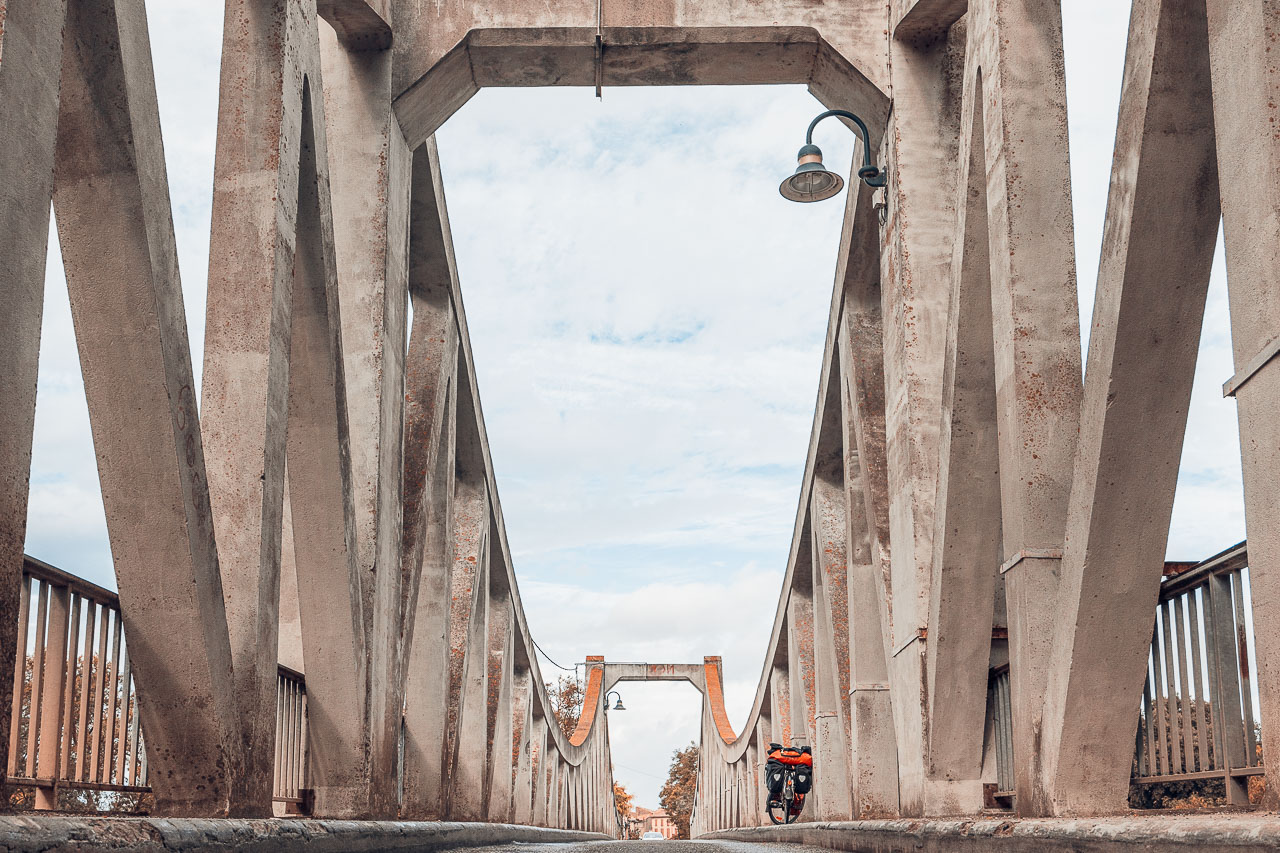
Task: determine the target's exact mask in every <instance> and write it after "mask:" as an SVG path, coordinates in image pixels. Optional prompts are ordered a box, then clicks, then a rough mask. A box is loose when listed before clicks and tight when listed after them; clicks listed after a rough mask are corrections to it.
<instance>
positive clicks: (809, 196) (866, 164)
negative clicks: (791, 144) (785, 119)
mask: <svg viewBox="0 0 1280 853" xmlns="http://www.w3.org/2000/svg"><path fill="white" fill-rule="evenodd" d="M831 116H839V117H840V118H847V119H849V120H850V121H852V122H853V123H854V124H856V125H857V126H858V130H860V131H862V166H861V168H859V169H858V177H859V178H862V180H863V182H864V183H866V185H867V186H869V187H883V186H884V185H885V184H886V183H887V182H888V177H887V176H886V175H885V173H884V172H883V171H881V170H880V168H879V167H877V166H876V165H875V164H874V163H872V162H871V138H870V136H869V135H868V133H867V126H866V124H864V123H863V121H862V119H860V118H858V117H857V116H856V115H854V114H853V113H851V112H849V111H848V110H827V111H826V112H825V113H823V114H822V115H820V116H818V117H817V118H815V119H814V120H813V121H811V122H810V123H809V131H808V132H807V133H806V134H805V136H804V147H803V148H801V149H800V153H799V154H797V155H796V160H797V161H798V162H799V165H798V166H796V171H795V174H792V175H788V176H787V178H786V180H784V181H783V182H782V185H781V186H779V187H778V191H779V192H780V193H782V197H783V198H785V199H790V200H791V201H800V202H810V201H824V200H826V199H829V198H831V197H832V196H834V195H836V194H837V193H839V192H840V190H842V189H844V178H841V177H840V176H839V175H838V174H836V173H835V172H830V171H827V169H826V168H824V167H823V165H822V149H821V148H819V147H818V146H816V145H814V144H813V129H814V128H815V127H817V126H818V122H820V121H822V120H823V119H824V118H830V117H831Z"/></svg>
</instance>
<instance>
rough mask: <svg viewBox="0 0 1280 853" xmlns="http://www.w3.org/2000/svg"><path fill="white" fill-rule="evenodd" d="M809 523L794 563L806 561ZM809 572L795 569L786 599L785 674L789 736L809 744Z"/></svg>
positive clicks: (811, 676) (811, 737) (811, 684)
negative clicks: (792, 583) (788, 697)
mask: <svg viewBox="0 0 1280 853" xmlns="http://www.w3.org/2000/svg"><path fill="white" fill-rule="evenodd" d="M809 528H810V525H809V523H807V522H806V524H805V533H802V534H801V536H802V538H803V539H804V540H805V541H804V543H803V544H802V545H801V547H800V555H799V557H798V559H797V565H800V566H805V567H806V568H807V567H808V565H809V562H810V561H811V560H812V557H811V556H810V551H809V549H810V547H812V546H811V545H810V544H809V543H810V541H811V539H812V537H811V534H809V532H808V531H809ZM812 579H813V576H812V573H811V572H809V571H806V572H797V574H796V580H795V583H794V585H793V586H792V587H791V592H790V594H789V596H788V599H787V675H788V677H789V679H790V684H789V685H788V693H789V695H790V697H791V701H790V705H791V738H792V740H793V741H794V742H796V743H801V744H807V745H813V743H814V741H815V737H814V705H815V703H814V695H813V689H814V680H815V673H814V667H813V640H814V637H813V584H812Z"/></svg>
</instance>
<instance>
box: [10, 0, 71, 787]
mask: <svg viewBox="0 0 1280 853" xmlns="http://www.w3.org/2000/svg"><path fill="white" fill-rule="evenodd" d="M65 12H66V3H65V2H49V0H6V1H5V2H4V3H0V115H4V116H5V117H6V118H5V120H4V121H0V151H3V152H4V157H3V158H0V364H3V365H4V369H3V370H0V613H4V614H14V618H6V619H4V620H0V696H2V697H6V698H5V701H3V702H0V758H4V760H5V763H4V765H2V766H5V767H7V766H8V751H9V727H10V722H11V715H12V713H13V710H14V709H13V708H11V707H10V702H9V701H8V699H7V697H9V696H11V695H12V694H13V676H14V663H15V652H16V648H17V642H18V639H17V633H18V620H17V618H16V614H17V612H18V597H19V590H21V589H22V554H23V550H22V545H23V541H24V539H25V537H26V529H27V496H28V486H29V484H30V481H31V437H32V431H33V430H34V428H35V415H36V375H37V371H38V368H37V365H38V362H39V358H40V323H41V319H42V312H43V309H44V272H45V257H46V254H47V248H48V241H49V215H48V211H49V197H50V195H51V193H52V192H53V151H54V137H55V134H56V132H57V127H58V84H59V69H60V67H61V59H62V50H61V46H62V26H63V20H64V18H65ZM18 116H21V118H20V119H19V118H17V117H18ZM9 117H13V118H9ZM0 796H5V792H4V790H3V784H2V783H0Z"/></svg>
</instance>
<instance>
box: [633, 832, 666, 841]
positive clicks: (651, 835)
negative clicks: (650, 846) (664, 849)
mask: <svg viewBox="0 0 1280 853" xmlns="http://www.w3.org/2000/svg"><path fill="white" fill-rule="evenodd" d="M640 840H641V841H666V840H667V838H666V836H665V835H663V834H662V833H661V832H654V831H653V830H650V831H648V832H646V833H645V834H644V835H642V836H640Z"/></svg>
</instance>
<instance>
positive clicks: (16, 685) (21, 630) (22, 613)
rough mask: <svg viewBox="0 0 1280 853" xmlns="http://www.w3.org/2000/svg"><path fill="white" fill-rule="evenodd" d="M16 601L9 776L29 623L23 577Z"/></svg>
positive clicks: (27, 585)
mask: <svg viewBox="0 0 1280 853" xmlns="http://www.w3.org/2000/svg"><path fill="white" fill-rule="evenodd" d="M20 596H21V597H20V598H19V600H18V644H17V646H15V648H16V649H17V654H15V655H14V656H13V659H14V664H13V670H14V671H13V695H12V696H11V697H10V701H11V702H12V703H13V705H12V709H13V713H12V714H10V715H9V719H10V720H11V723H10V726H9V762H8V763H9V766H8V767H6V768H5V773H6V774H7V775H9V776H17V775H18V730H19V729H20V728H21V725H19V722H20V720H21V717H22V692H23V691H22V685H23V682H24V681H25V680H26V677H27V623H28V622H30V621H31V578H30V577H28V576H26V575H24V576H23V578H22V592H21V594H20Z"/></svg>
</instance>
